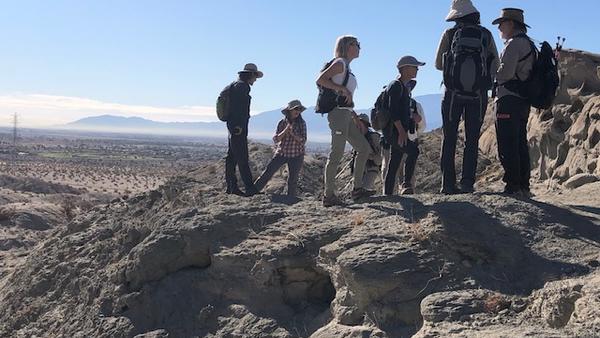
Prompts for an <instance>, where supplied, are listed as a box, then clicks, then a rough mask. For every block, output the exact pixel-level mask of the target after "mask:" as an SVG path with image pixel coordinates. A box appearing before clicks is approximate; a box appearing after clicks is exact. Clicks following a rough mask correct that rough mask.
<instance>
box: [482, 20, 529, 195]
mask: <svg viewBox="0 0 600 338" xmlns="http://www.w3.org/2000/svg"><path fill="white" fill-rule="evenodd" d="M493 24H494V25H498V29H499V30H500V37H501V38H502V39H503V40H504V41H505V43H504V49H503V50H502V53H501V54H500V67H499V68H498V75H497V77H496V80H497V83H498V95H497V97H496V100H495V103H496V138H497V141H498V155H499V157H500V163H501V164H502V167H503V168H504V177H503V181H504V182H505V184H506V185H505V187H504V193H505V194H509V195H515V196H526V197H529V196H530V194H531V193H530V190H529V179H530V171H531V168H530V159H529V148H528V143H527V120H528V119H529V110H530V109H531V106H530V105H529V103H528V101H527V99H525V98H524V97H523V96H522V95H520V94H519V92H520V90H519V89H520V83H522V81H525V80H526V79H528V78H529V75H530V73H531V70H532V68H533V63H534V61H535V57H536V52H535V50H534V49H533V48H534V46H532V42H531V39H530V38H529V37H528V36H527V34H526V33H527V28H529V25H527V24H526V23H525V17H524V14H523V10H521V9H518V8H504V9H502V12H501V14H500V17H499V18H497V19H496V20H494V21H493Z"/></svg>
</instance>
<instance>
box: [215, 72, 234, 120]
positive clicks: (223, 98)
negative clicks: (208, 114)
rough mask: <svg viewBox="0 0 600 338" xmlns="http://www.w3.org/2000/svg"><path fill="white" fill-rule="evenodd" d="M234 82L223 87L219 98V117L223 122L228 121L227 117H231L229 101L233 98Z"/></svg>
mask: <svg viewBox="0 0 600 338" xmlns="http://www.w3.org/2000/svg"><path fill="white" fill-rule="evenodd" d="M234 83H235V82H233V83H230V84H229V85H227V87H225V88H223V90H222V91H221V93H220V94H219V97H218V98H217V117H218V118H219V120H221V121H223V122H227V118H228V117H229V101H230V99H231V98H230V96H231V88H232V87H233V84H234Z"/></svg>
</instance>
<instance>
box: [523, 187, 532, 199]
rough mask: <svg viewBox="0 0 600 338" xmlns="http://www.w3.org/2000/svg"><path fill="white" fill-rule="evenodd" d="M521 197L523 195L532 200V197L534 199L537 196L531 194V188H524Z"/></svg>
mask: <svg viewBox="0 0 600 338" xmlns="http://www.w3.org/2000/svg"><path fill="white" fill-rule="evenodd" d="M521 195H522V196H523V197H524V198H532V197H534V196H535V195H534V194H533V193H532V192H531V190H529V188H522V189H521Z"/></svg>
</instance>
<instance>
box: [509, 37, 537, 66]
mask: <svg viewBox="0 0 600 338" xmlns="http://www.w3.org/2000/svg"><path fill="white" fill-rule="evenodd" d="M514 38H523V39H525V40H527V41H528V42H529V45H530V46H531V50H530V51H529V53H527V54H526V55H525V56H523V57H522V58H520V59H519V62H523V61H525V60H526V59H527V58H528V57H529V56H530V55H531V54H532V53H536V52H537V48H536V47H535V43H533V40H531V38H530V37H529V36H528V35H527V34H525V33H520V34H517V35H515V36H514V37H513V39H514Z"/></svg>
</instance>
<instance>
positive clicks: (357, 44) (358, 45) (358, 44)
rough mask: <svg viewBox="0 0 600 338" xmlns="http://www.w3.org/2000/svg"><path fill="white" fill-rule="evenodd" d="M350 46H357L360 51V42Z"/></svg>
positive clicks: (352, 43)
mask: <svg viewBox="0 0 600 338" xmlns="http://www.w3.org/2000/svg"><path fill="white" fill-rule="evenodd" d="M350 44H351V45H353V46H356V47H358V49H360V42H351V43H350Z"/></svg>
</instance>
